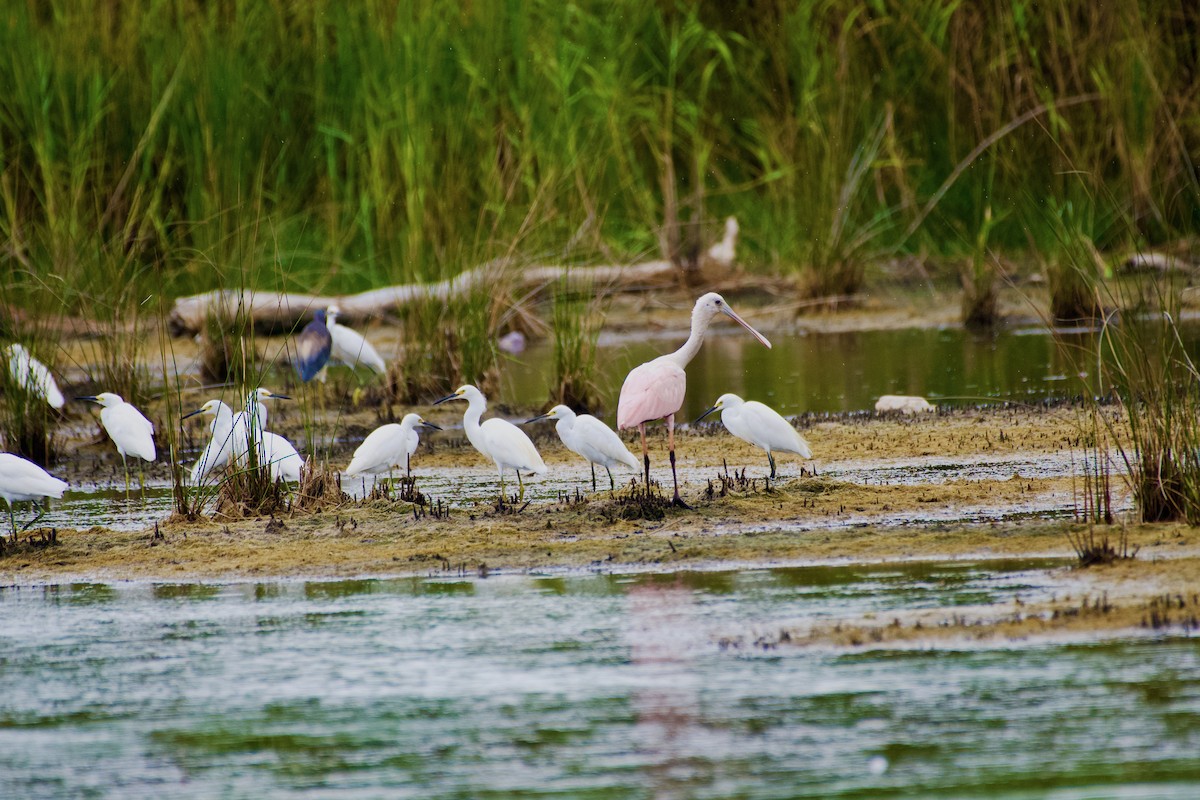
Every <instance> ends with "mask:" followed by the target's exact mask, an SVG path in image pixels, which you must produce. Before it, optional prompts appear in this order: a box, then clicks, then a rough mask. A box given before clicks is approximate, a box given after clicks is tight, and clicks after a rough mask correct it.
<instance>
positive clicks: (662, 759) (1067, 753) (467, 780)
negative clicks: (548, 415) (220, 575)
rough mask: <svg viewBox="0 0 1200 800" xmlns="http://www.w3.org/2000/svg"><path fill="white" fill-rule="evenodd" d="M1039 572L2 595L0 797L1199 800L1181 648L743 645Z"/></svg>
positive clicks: (880, 571)
mask: <svg viewBox="0 0 1200 800" xmlns="http://www.w3.org/2000/svg"><path fill="white" fill-rule="evenodd" d="M1048 566H1049V564H1047V563H1035V562H1027V563H1015V562H1010V563H1001V562H995V563H988V564H980V565H973V564H955V565H929V564H910V565H903V566H895V567H888V568H881V567H877V568H849V567H806V568H789V569H770V570H767V569H763V570H745V571H725V572H683V573H678V574H668V575H652V574H639V575H570V576H545V577H537V576H498V577H492V578H489V579H466V578H463V579H434V578H429V579H421V578H413V579H394V580H352V581H340V582H320V583H318V582H283V583H259V584H236V585H175V584H160V585H145V584H141V585H92V584H81V585H68V586H56V587H38V588H6V589H3V590H0V606H2V607H3V609H4V611H5V613H4V614H3V615H2V616H0V641H2V643H3V650H2V651H0V652H2V655H0V676H2V678H3V685H4V701H3V703H2V704H0V797H6V798H7V797H12V798H40V797H123V798H141V797H154V798H161V797H173V798H181V797H182V798H187V797H197V798H200V797H204V798H208V797H236V798H262V797H313V798H316V797H320V798H360V797H361V798H366V797H414V798H481V797H482V798H487V797H513V796H537V797H563V798H566V797H590V798H626V797H628V798H685V797H686V798H693V797H695V798H709V797H711V798H782V797H888V796H901V795H903V796H910V797H963V796H976V797H1006V798H1026V797H1028V798H1044V797H1062V798H1067V797H1070V798H1076V797H1079V798H1082V797H1155V798H1162V797H1179V798H1184V797H1187V798H1194V797H1197V796H1200V640H1196V639H1188V638H1183V637H1176V638H1149V637H1143V638H1132V639H1128V640H1125V641H1119V642H1110V643H1087V642H1083V643H1074V644H1063V643H1058V644H1053V643H1047V644H1030V643H1024V644H1022V645H1020V646H1013V647H990V648H982V649H954V648H945V649H941V650H937V651H933V650H875V651H859V652H851V651H838V650H828V649H806V650H800V649H792V648H789V647H782V648H775V649H763V648H761V647H756V646H754V644H753V642H754V641H755V640H756V639H758V638H759V637H766V638H774V637H775V636H776V634H777V633H778V632H779V631H780V629H782V628H803V627H805V626H807V625H809V624H811V623H813V622H820V621H821V620H823V619H825V620H827V619H830V618H831V617H833V616H835V615H853V614H859V613H865V612H876V613H877V614H879V615H880V616H882V617H883V618H884V619H886V615H888V614H890V613H893V612H899V611H900V610H902V609H913V608H927V607H932V606H938V605H941V606H968V605H972V604H978V603H983V602H988V601H990V600H993V599H1011V598H1012V597H1013V596H1014V595H1018V596H1021V597H1023V598H1025V599H1027V600H1036V599H1037V598H1039V597H1043V596H1045V595H1046V594H1047V593H1049V592H1052V591H1055V590H1056V589H1055V586H1054V581H1055V580H1056V579H1055V578H1054V577H1053V575H1054V573H1052V572H1047V571H1046V567H1048ZM1059 590H1061V587H1060V588H1059Z"/></svg>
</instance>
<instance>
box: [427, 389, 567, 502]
mask: <svg viewBox="0 0 1200 800" xmlns="http://www.w3.org/2000/svg"><path fill="white" fill-rule="evenodd" d="M460 398H461V399H464V400H466V401H467V403H468V405H467V410H466V412H465V413H464V414H463V429H464V430H465V431H466V433H467V439H469V440H470V442H471V445H472V446H473V447H474V448H475V449H476V450H478V451H479V452H480V453H483V454H484V455H485V456H487V457H488V458H490V459H491V460H492V461H493V462H495V464H496V470H497V471H498V472H499V473H500V496H501V497H503V496H504V470H505V469H511V470H514V471H515V472H516V473H517V485H518V486H519V487H520V494H518V499H521V500H524V499H525V483H524V482H523V481H522V480H521V470H525V471H526V472H532V473H534V474H536V475H541V474H543V473H545V472H546V462H544V461H542V457H541V455H539V454H538V451H537V448H536V447H534V446H533V442H531V441H530V440H529V437H528V436H526V435H525V432H524V431H523V430H521V429H520V428H518V427H517V426H516V425H513V424H512V423H511V422H509V421H508V420H503V419H489V420H488V421H487V422H484V423H483V424H480V422H479V418H480V417H481V416H483V412H484V411H485V410H486V409H487V399H486V398H485V397H484V396H483V392H481V391H479V390H478V389H476V388H475V387H474V386H471V385H470V384H467V385H465V386H460V387H458V389H456V390H455V392H454V394H451V395H447V396H446V397H443V398H442V399H441V400H438V401H437V402H436V403H434V405H435V406H436V405H439V404H441V403H445V402H447V401H449V400H458V399H460Z"/></svg>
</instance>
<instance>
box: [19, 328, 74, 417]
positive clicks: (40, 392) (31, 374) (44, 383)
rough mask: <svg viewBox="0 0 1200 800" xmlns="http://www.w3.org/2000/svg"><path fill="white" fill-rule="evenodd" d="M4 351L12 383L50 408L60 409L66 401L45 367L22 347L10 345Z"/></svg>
mask: <svg viewBox="0 0 1200 800" xmlns="http://www.w3.org/2000/svg"><path fill="white" fill-rule="evenodd" d="M6 350H7V352H8V374H9V375H11V376H12V380H13V383H15V384H16V385H18V386H20V387H22V388H24V389H26V390H27V391H29V392H32V393H33V394H35V395H37V396H38V397H40V398H42V399H43V400H45V401H46V402H47V403H49V404H50V407H51V408H62V407H63V404H64V403H65V402H66V401H65V399H64V398H63V393H62V392H60V391H59V390H58V384H57V383H55V382H54V376H53V375H51V374H50V370H48V369H47V368H46V365H45V364H43V363H42V362H40V361H38V360H37V359H36V358H34V357H33V356H32V355H30V353H29V351H28V350H26V349H25V346H24V345H21V344H16V343H14V344H10V345H9V346H8V347H7V348H6Z"/></svg>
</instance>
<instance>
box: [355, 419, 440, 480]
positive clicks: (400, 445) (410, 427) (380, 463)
mask: <svg viewBox="0 0 1200 800" xmlns="http://www.w3.org/2000/svg"><path fill="white" fill-rule="evenodd" d="M417 428H429V429H432V430H435V431H440V430H441V428H439V427H438V426H437V425H434V424H433V423H432V422H426V421H425V420H423V419H421V415H420V414H405V415H404V419H402V420H400V424H399V425H397V424H396V423H394V422H391V423H388V424H387V425H381V426H379V427H378V428H376V429H375V430H373V431H371V433H370V434H368V435H367V438H366V439H363V443H362V444H360V445H359V446H358V449H357V450H355V451H354V457H353V458H351V459H350V466H348V467H346V471H345V473H344V474H346V475H349V476H353V475H382V474H384V473H385V472H386V473H391V471H392V467H398V466H400V464H404V467H405V470H406V471H407V473H408V474H409V475H412V454H413V453H415V452H416V451H417V444H418V436H417Z"/></svg>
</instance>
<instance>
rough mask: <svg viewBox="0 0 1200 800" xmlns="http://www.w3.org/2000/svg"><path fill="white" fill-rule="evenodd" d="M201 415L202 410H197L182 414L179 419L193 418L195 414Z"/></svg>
mask: <svg viewBox="0 0 1200 800" xmlns="http://www.w3.org/2000/svg"><path fill="white" fill-rule="evenodd" d="M203 413H204V409H203V408H197V409H196V410H195V411H189V412H188V413H186V414H184V415H183V416H182V417H180V419H187V418H188V417H194V416H196V415H197V414H203Z"/></svg>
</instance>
